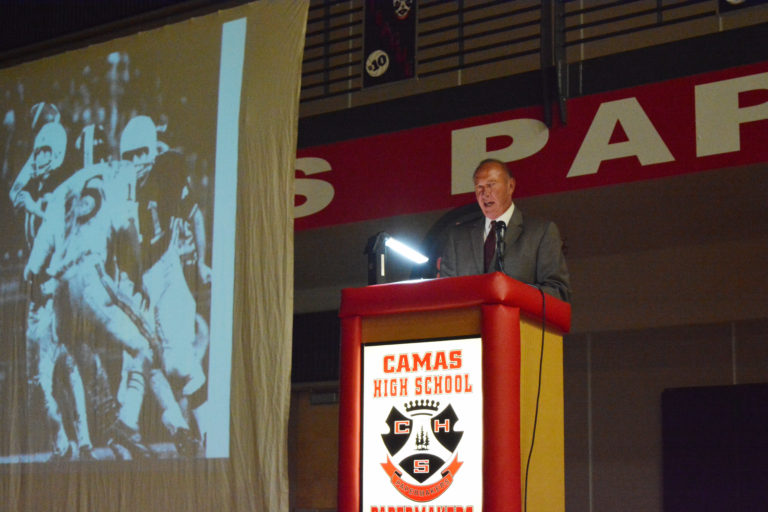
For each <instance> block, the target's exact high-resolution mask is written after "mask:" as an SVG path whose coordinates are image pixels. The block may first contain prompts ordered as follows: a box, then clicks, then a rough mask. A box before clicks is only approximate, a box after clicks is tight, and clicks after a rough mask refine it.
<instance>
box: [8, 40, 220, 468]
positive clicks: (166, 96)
mask: <svg viewBox="0 0 768 512" xmlns="http://www.w3.org/2000/svg"><path fill="white" fill-rule="evenodd" d="M151 50H152V49H151V48H150V49H148V50H147V53H146V54H143V55H136V54H135V53H134V54H132V53H131V52H130V51H128V50H126V51H114V50H112V51H105V52H103V54H98V52H97V51H91V52H89V53H88V59H84V58H82V57H81V58H73V59H69V60H68V61H66V62H69V65H68V66H66V67H59V68H53V69H51V71H50V73H48V74H46V76H45V78H44V80H40V79H39V77H33V78H27V77H25V76H21V77H18V76H17V77H14V78H13V79H12V80H10V79H6V78H3V79H2V80H0V121H1V122H2V125H1V126H0V182H1V183H2V190H3V192H4V193H3V194H2V197H0V209H1V210H2V218H3V220H4V222H3V225H4V227H3V230H4V231H3V236H2V238H1V239H0V315H1V316H0V320H1V322H2V326H3V329H2V335H1V336H2V340H1V341H0V391H2V395H3V396H4V397H13V407H8V406H5V405H4V406H3V407H2V408H0V424H1V425H2V431H4V432H14V435H13V439H14V442H13V443H8V442H0V463H15V462H46V461H56V460H73V461H77V460H80V461H88V460H115V459H116V460H135V459H143V458H179V457H180V458H194V457H205V456H207V453H208V452H207V451H206V445H207V443H208V442H209V441H210V436H211V435H216V432H217V431H218V430H217V429H219V430H223V432H224V435H228V428H229V425H228V422H229V421H228V418H226V417H225V418H219V417H212V416H215V415H212V414H211V413H210V412H209V411H208V410H207V406H208V402H209V400H211V397H210V396H209V385H210V381H211V378H212V377H214V376H212V375H210V370H209V358H210V357H211V351H212V350H215V347H212V346H211V345H210V340H211V337H212V336H211V329H210V325H211V284H212V281H214V280H215V279H216V276H215V275H214V274H213V272H212V270H211V265H212V263H211V260H212V247H213V245H212V242H213V237H212V227H213V226H212V222H213V213H214V212H213V206H214V205H213V198H214V182H215V173H214V169H213V159H214V157H213V156H212V155H214V154H215V145H216V118H215V115H216V109H215V104H216V94H217V89H216V81H215V80H216V79H217V78H218V68H217V66H218V63H217V62H213V63H210V64H211V67H212V69H213V72H207V74H206V75H205V76H202V75H201V74H195V71H194V69H191V72H192V75H189V74H187V75H186V78H184V75H179V74H177V73H178V68H179V67H181V66H189V67H194V66H195V65H202V64H200V63H199V62H198V63H197V64H195V63H194V60H195V58H199V56H195V55H192V56H188V57H179V58H178V59H176V58H175V57H174V56H172V55H171V56H169V57H167V60H168V62H171V61H172V60H176V61H177V62H174V63H173V64H172V65H171V64H168V65H164V64H163V63H162V62H160V63H157V62H155V61H152V60H150V57H149V55H151ZM171 53H172V52H171ZM94 55H95V56H94ZM188 71H190V70H189V69H188ZM208 75H211V76H208ZM189 76H194V77H195V80H190V79H189V78H188V77H189ZM198 80H201V81H205V80H207V81H208V82H209V83H210V84H212V86H211V87H207V86H206V85H205V84H202V85H201V83H200V82H199V81H198ZM211 104H213V105H214V107H211ZM203 107H204V108H203ZM232 207H233V208H234V205H232ZM226 342H227V343H230V342H229V341H226ZM215 377H216V378H220V379H223V381H224V382H227V383H228V382H229V375H228V374H226V375H217V376H215ZM219 421H226V424H224V425H219V424H217V422H219Z"/></svg>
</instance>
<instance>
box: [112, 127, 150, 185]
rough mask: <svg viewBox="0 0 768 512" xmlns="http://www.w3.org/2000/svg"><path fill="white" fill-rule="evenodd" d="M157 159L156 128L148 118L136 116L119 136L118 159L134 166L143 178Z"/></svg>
mask: <svg viewBox="0 0 768 512" xmlns="http://www.w3.org/2000/svg"><path fill="white" fill-rule="evenodd" d="M156 157H157V128H156V127H155V123H154V122H153V121H152V119H151V118H150V117H149V116H136V117H134V118H133V119H131V120H130V121H128V124H126V125H125V128H123V133H122V135H120V158H122V159H123V160H127V161H129V162H133V163H134V165H136V169H137V175H138V177H139V178H141V177H143V176H144V175H145V174H146V173H148V172H149V171H150V170H151V169H152V165H153V164H154V163H155V158H156Z"/></svg>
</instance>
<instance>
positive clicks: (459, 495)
mask: <svg viewBox="0 0 768 512" xmlns="http://www.w3.org/2000/svg"><path fill="white" fill-rule="evenodd" d="M339 315H340V317H341V337H342V340H341V383H340V392H341V398H340V412H339V415H340V416H339V468H338V479H339V483H338V510H339V511H340V512H359V511H361V510H362V511H364V512H390V511H392V512H422V511H430V510H434V511H437V510H450V511H452V512H480V511H481V510H482V511H502V510H503V511H517V510H523V502H524V501H525V502H527V509H528V510H531V511H535V510H546V511H550V512H552V511H558V510H560V511H562V510H564V508H565V478H564V453H563V452H564V447H563V445H564V442H563V439H564V432H563V353H562V336H563V334H564V333H567V332H568V331H569V329H570V316H571V308H570V305H569V304H567V303H565V302H563V301H560V300H558V299H556V298H554V297H551V296H549V295H546V294H543V293H541V292H540V291H539V289H537V288H535V287H533V286H529V285H526V284H523V283H521V282H519V281H516V280H514V279H512V278H510V277H508V276H506V275H504V274H501V273H499V272H496V273H493V274H483V275H477V276H466V277H454V278H438V279H432V280H423V281H411V282H401V283H391V284H382V285H374V286H368V287H364V288H350V289H345V290H343V291H342V302H341V309H340V313H339ZM532 443H533V448H532V450H531V446H532ZM529 453H530V456H529ZM529 459H530V460H529ZM526 482H527V483H526ZM441 507H442V508H441Z"/></svg>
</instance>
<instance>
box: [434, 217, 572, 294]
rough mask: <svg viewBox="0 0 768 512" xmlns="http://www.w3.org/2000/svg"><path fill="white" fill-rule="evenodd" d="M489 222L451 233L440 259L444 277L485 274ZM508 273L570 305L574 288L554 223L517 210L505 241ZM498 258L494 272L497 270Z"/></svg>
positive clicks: (468, 224) (466, 225) (470, 224)
mask: <svg viewBox="0 0 768 512" xmlns="http://www.w3.org/2000/svg"><path fill="white" fill-rule="evenodd" d="M484 228H485V218H484V217H480V218H479V219H478V220H474V221H469V222H466V223H464V224H459V225H457V226H454V227H453V228H452V229H451V230H450V231H449V233H448V238H447V241H446V244H445V247H444V248H443V252H442V256H441V259H440V277H454V276H467V275H475V274H482V273H483V244H484V238H483V231H484ZM504 240H505V241H506V244H507V248H506V252H505V253H504V273H505V274H507V275H509V276H510V277H512V278H514V279H517V280H518V281H522V282H523V283H527V284H531V285H534V286H537V287H540V288H541V289H542V290H543V291H544V292H545V293H548V294H550V295H553V296H554V297H557V298H558V299H561V300H564V301H566V302H570V300H571V286H570V276H569V274H568V267H567V266H566V264H565V256H564V255H563V242H562V240H561V239H560V232H559V231H558V229H557V226H556V225H555V224H554V223H553V222H550V221H545V220H541V219H536V218H533V217H525V216H524V215H523V213H522V212H521V211H520V209H519V208H517V207H515V210H514V212H513V213H512V218H511V219H510V220H509V226H508V227H507V234H506V236H505V237H504ZM495 263H496V256H494V262H493V264H492V265H491V268H496V267H495Z"/></svg>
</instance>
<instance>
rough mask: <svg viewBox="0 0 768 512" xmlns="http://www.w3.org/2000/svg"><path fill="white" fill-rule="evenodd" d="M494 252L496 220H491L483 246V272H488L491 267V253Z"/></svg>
mask: <svg viewBox="0 0 768 512" xmlns="http://www.w3.org/2000/svg"><path fill="white" fill-rule="evenodd" d="M494 252H496V221H495V220H492V221H491V231H490V232H489V233H488V236H487V237H485V247H484V251H483V253H484V256H485V258H484V263H485V265H484V267H483V272H488V270H489V269H490V268H491V260H493V253H494Z"/></svg>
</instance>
